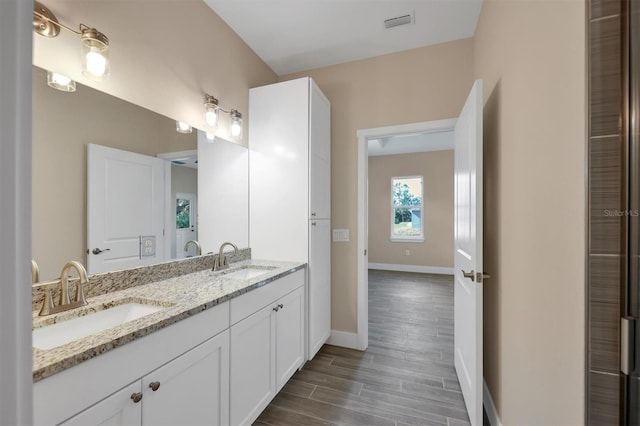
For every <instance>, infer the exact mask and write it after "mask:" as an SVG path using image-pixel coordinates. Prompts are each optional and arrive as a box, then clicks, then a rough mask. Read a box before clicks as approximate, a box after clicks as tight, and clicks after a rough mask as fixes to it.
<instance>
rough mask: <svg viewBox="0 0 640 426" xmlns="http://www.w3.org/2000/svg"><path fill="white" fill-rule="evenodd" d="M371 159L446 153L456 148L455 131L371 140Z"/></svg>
mask: <svg viewBox="0 0 640 426" xmlns="http://www.w3.org/2000/svg"><path fill="white" fill-rule="evenodd" d="M368 142H369V157H377V156H381V155H395V154H410V153H413V152H429V151H444V150H447V149H453V148H454V139H453V130H446V131H440V132H430V133H413V134H408V135H396V136H388V137H385V138H381V139H369V141H368Z"/></svg>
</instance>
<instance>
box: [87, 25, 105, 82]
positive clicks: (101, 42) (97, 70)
mask: <svg viewBox="0 0 640 426" xmlns="http://www.w3.org/2000/svg"><path fill="white" fill-rule="evenodd" d="M81 38H82V75H84V76H85V77H88V78H91V79H93V80H99V81H100V80H105V79H106V78H107V77H108V76H109V72H110V64H109V39H108V38H107V37H106V36H105V35H104V34H102V33H101V32H100V31H98V30H96V29H95V28H84V29H83V30H82V35H81Z"/></svg>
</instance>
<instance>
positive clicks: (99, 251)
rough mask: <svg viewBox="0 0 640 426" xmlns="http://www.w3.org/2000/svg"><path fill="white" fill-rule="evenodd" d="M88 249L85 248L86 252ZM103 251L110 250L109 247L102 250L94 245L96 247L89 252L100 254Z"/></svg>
mask: <svg viewBox="0 0 640 426" xmlns="http://www.w3.org/2000/svg"><path fill="white" fill-rule="evenodd" d="M88 251H89V250H87V252H88ZM103 251H111V249H104V250H103V249H99V248H98V247H96V248H94V249H93V250H91V253H93V254H100V253H102V252H103Z"/></svg>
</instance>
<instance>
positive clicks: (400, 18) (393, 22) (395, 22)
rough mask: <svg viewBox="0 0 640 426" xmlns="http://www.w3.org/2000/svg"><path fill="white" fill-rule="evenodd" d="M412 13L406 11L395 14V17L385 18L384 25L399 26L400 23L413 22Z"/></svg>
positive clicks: (389, 26) (386, 26)
mask: <svg viewBox="0 0 640 426" xmlns="http://www.w3.org/2000/svg"><path fill="white" fill-rule="evenodd" d="M413 22H414V19H413V13H408V14H406V15H402V16H396V17H395V18H389V19H385V21H384V27H385V28H386V29H389V28H394V27H399V26H400V25H408V24H413Z"/></svg>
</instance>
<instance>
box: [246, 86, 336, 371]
mask: <svg viewBox="0 0 640 426" xmlns="http://www.w3.org/2000/svg"><path fill="white" fill-rule="evenodd" d="M249 116H250V117H251V123H250V126H249V200H250V201H249V209H250V214H249V223H250V226H249V246H250V247H251V256H252V257H253V258H255V259H272V260H292V261H301V262H307V263H308V265H309V266H308V276H307V281H308V291H307V309H306V312H307V324H306V326H307V331H308V346H307V356H308V359H311V358H313V356H315V354H316V353H317V352H318V350H319V349H320V347H321V346H322V345H323V344H324V343H325V342H326V341H327V339H328V338H329V334H330V333H331V104H330V103H329V100H328V99H327V97H326V96H325V95H324V94H323V93H322V91H321V90H320V89H319V88H318V86H317V85H316V84H315V82H314V81H313V80H312V79H310V78H307V77H305V78H300V79H297V80H291V81H285V82H282V83H277V84H272V85H268V86H263V87H257V88H254V89H251V90H250V91H249Z"/></svg>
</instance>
